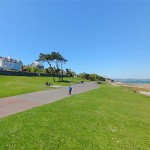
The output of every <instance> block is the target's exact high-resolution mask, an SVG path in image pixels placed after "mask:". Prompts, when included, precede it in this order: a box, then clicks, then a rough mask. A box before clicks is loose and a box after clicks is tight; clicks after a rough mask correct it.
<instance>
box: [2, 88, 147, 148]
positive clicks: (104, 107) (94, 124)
mask: <svg viewBox="0 0 150 150" xmlns="http://www.w3.org/2000/svg"><path fill="white" fill-rule="evenodd" d="M0 131H1V133H0V149H1V150H7V149H9V150H27V149H29V150H51V149H52V150H56V149H59V150H100V149H102V150H107V149H119V150H148V149H149V148H150V142H148V140H149V138H150V134H149V131H150V97H146V96H143V95H139V94H136V93H134V92H132V91H130V90H129V89H128V88H123V87H112V86H108V85H103V86H102V87H101V88H98V89H96V90H92V91H89V92H86V93H82V94H79V95H73V96H71V97H67V98H65V99H62V100H59V101H57V102H54V103H51V104H48V105H44V106H41V107H37V108H34V109H32V110H28V111H26V112H22V113H18V114H16V115H12V116H9V117H6V118H2V119H1V121H0Z"/></svg>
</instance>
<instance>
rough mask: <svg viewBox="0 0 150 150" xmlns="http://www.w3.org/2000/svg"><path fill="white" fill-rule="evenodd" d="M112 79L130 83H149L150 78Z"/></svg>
mask: <svg viewBox="0 0 150 150" xmlns="http://www.w3.org/2000/svg"><path fill="white" fill-rule="evenodd" d="M114 81H118V82H124V83H130V84H150V79H114Z"/></svg>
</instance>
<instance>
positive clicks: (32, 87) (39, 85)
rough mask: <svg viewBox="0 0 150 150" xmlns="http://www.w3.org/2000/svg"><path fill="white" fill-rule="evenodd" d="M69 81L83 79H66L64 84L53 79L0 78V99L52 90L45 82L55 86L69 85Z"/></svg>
mask: <svg viewBox="0 0 150 150" xmlns="http://www.w3.org/2000/svg"><path fill="white" fill-rule="evenodd" d="M56 80H58V79H57V78H56ZM68 80H72V81H74V82H77V81H80V80H81V79H80V78H64V82H58V81H56V82H53V79H52V77H21V76H0V98H2V97H8V96H14V95H19V94H25V93H30V92H35V91H41V90H47V89H50V88H51V87H47V86H45V82H51V83H52V84H54V85H63V86H65V85H69V83H68V82H67V81H68Z"/></svg>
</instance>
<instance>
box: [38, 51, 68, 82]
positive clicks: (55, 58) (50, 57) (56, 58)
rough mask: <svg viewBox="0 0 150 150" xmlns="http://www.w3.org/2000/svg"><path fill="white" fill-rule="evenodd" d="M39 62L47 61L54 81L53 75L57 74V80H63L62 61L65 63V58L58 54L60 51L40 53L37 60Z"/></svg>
mask: <svg viewBox="0 0 150 150" xmlns="http://www.w3.org/2000/svg"><path fill="white" fill-rule="evenodd" d="M37 61H39V62H41V63H45V62H46V63H48V65H49V70H50V73H51V74H52V76H53V80H54V81H55V76H56V75H58V77H59V81H60V80H63V63H66V62H67V60H66V59H65V58H64V57H63V56H62V54H60V52H51V53H50V54H43V53H40V55H39V58H38V60H37ZM53 62H54V63H55V66H52V63H53Z"/></svg>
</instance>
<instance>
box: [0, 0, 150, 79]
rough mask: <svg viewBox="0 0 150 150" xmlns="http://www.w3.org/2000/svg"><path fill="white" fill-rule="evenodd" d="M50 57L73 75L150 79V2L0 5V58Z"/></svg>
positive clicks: (13, 0)
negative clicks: (58, 56) (54, 54)
mask: <svg viewBox="0 0 150 150" xmlns="http://www.w3.org/2000/svg"><path fill="white" fill-rule="evenodd" d="M52 51H58V52H60V53H61V54H62V55H63V56H64V57H65V58H66V59H68V62H67V64H66V65H64V68H71V69H72V70H73V71H75V72H76V73H81V72H86V73H97V74H99V75H103V76H108V77H111V78H150V1H148V0H145V1H144V0H141V1H140V0H137V1H136V0H124V1H119V0H117V1H115V0H106V1H104V0H103V1H102V0H99V1H98V0H97V1H96V0H95V1H94V0H88V1H86V0H57V1H54V0H53V1H51V0H46V1H44V0H41V1H40V0H37V1H36V0H9V1H8V0H0V56H8V55H9V56H11V57H12V58H20V59H21V61H22V62H23V64H24V65H28V64H31V63H32V62H34V61H35V60H36V59H38V56H39V54H40V53H51V52H52Z"/></svg>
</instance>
